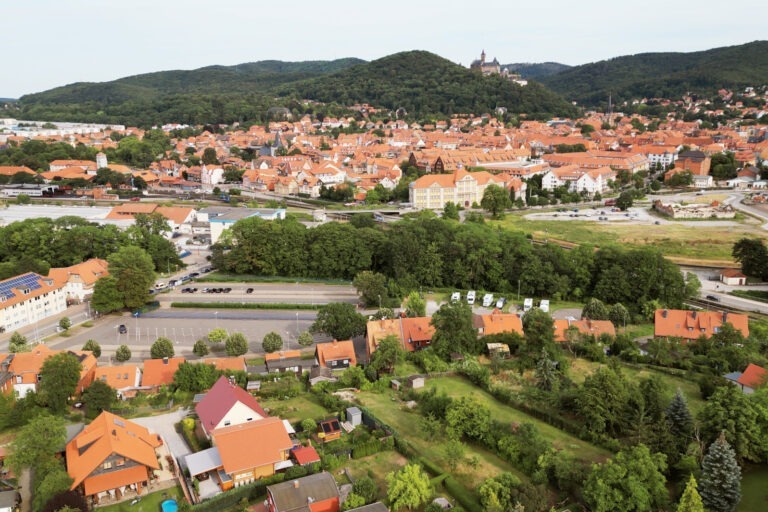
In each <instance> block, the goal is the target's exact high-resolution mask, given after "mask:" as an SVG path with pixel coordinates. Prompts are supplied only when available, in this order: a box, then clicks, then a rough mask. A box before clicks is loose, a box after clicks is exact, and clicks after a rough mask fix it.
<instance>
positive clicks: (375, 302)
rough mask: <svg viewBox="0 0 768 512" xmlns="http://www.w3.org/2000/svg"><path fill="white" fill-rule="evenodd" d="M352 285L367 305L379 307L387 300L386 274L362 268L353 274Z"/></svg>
mask: <svg viewBox="0 0 768 512" xmlns="http://www.w3.org/2000/svg"><path fill="white" fill-rule="evenodd" d="M352 285H353V286H354V287H355V288H357V293H358V294H360V298H361V299H362V300H363V303H364V304H365V305H366V306H367V307H373V306H379V307H381V304H382V300H383V301H384V302H385V303H386V300H387V276H385V275H384V274H380V273H378V272H371V271H370V270H363V271H362V272H360V273H359V274H357V275H356V276H355V279H354V281H352Z"/></svg>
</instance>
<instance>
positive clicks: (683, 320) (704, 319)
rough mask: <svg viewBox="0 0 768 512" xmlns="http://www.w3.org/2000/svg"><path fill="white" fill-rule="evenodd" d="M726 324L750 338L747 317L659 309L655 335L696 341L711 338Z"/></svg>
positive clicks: (733, 314)
mask: <svg viewBox="0 0 768 512" xmlns="http://www.w3.org/2000/svg"><path fill="white" fill-rule="evenodd" d="M724 323H729V324H731V325H732V326H733V327H734V328H735V329H737V330H739V331H741V334H743V335H744V337H745V338H746V337H747V336H749V321H748V317H747V315H740V314H737V313H721V312H717V311H686V310H682V309H657V310H656V314H655V320H654V334H655V335H656V336H657V337H668V338H673V337H674V338H682V339H685V340H695V339H698V338H700V337H702V336H704V337H705V338H709V337H711V336H712V335H713V334H715V333H716V332H717V331H719V330H720V327H721V326H722V325H723V324H724Z"/></svg>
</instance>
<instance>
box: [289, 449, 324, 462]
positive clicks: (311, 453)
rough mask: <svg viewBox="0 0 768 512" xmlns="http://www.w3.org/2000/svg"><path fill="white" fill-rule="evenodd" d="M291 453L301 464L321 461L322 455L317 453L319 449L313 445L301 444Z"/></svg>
mask: <svg viewBox="0 0 768 512" xmlns="http://www.w3.org/2000/svg"><path fill="white" fill-rule="evenodd" d="M291 453H292V454H293V458H294V459H296V462H297V463H298V464H299V465H300V466H305V465H307V464H312V463H313V462H320V455H318V454H317V450H315V448H314V447H312V446H300V447H298V448H294V449H293V450H292V451H291Z"/></svg>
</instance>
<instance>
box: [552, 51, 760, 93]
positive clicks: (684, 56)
mask: <svg viewBox="0 0 768 512" xmlns="http://www.w3.org/2000/svg"><path fill="white" fill-rule="evenodd" d="M540 81H541V82H542V83H543V84H544V85H546V86H547V87H549V88H550V89H552V90H553V91H555V92H558V93H560V94H562V95H563V96H565V98H566V99H568V100H575V101H578V102H579V103H581V104H583V105H593V106H594V105H600V104H602V103H606V102H607V100H608V95H609V94H610V95H611V96H612V98H613V101H614V103H618V102H620V101H626V100H631V99H634V98H643V97H646V98H653V97H663V98H680V97H681V96H682V95H683V94H685V93H687V92H692V93H698V94H708V95H713V94H714V93H715V92H716V91H717V90H718V89H721V88H728V89H733V88H741V87H746V86H760V85H764V84H767V83H768V41H754V42H751V43H747V44H743V45H737V46H727V47H722V48H713V49H711V50H705V51H700V52H691V53H642V54H637V55H627V56H623V57H616V58H613V59H609V60H603V61H600V62H593V63H590V64H583V65H581V66H574V67H572V68H569V69H566V70H564V71H561V72H559V73H556V74H551V75H548V76H542V77H541V78H540Z"/></svg>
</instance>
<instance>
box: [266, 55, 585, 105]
mask: <svg viewBox="0 0 768 512" xmlns="http://www.w3.org/2000/svg"><path fill="white" fill-rule="evenodd" d="M280 93H281V94H285V95H293V96H298V97H301V98H310V99H314V100H317V101H322V102H326V103H331V102H335V103H339V104H342V105H349V104H352V103H357V102H365V103H370V104H372V105H376V106H381V107H384V108H388V109H391V110H396V109H399V108H403V109H405V110H406V111H407V112H408V113H409V114H411V115H415V116H416V117H421V116H424V115H427V114H438V113H439V114H443V115H447V116H450V115H452V114H457V113H475V114H481V113H484V112H493V111H494V110H495V109H496V107H506V108H507V109H508V110H509V111H510V112H514V113H527V114H530V115H533V116H545V117H548V116H549V117H551V116H552V115H559V116H567V115H573V114H574V110H573V108H572V107H571V106H570V105H568V104H567V103H565V102H564V101H563V100H562V99H561V98H559V97H558V96H557V95H555V94H552V93H551V92H549V91H547V90H546V89H545V88H543V87H541V86H540V85H539V84H535V83H532V84H529V85H528V86H527V87H521V86H519V85H517V84H514V83H512V82H510V81H508V80H506V79H504V78H502V77H500V76H488V77H483V76H480V75H479V74H477V73H475V72H472V71H470V70H468V69H467V68H464V67H462V66H459V65H457V64H454V63H453V62H451V61H449V60H446V59H443V58H442V57H439V56H437V55H435V54H432V53H429V52H425V51H410V52H402V53H397V54H394V55H390V56H388V57H384V58H382V59H379V60H375V61H373V62H370V63H368V64H365V65H360V66H355V67H352V68H349V69H346V70H344V71H340V72H338V73H334V74H332V75H329V76H325V77H322V78H320V79H313V80H307V81H303V82H297V83H293V84H289V85H286V86H284V87H283V88H281V89H280Z"/></svg>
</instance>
